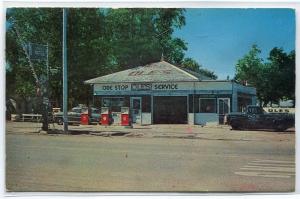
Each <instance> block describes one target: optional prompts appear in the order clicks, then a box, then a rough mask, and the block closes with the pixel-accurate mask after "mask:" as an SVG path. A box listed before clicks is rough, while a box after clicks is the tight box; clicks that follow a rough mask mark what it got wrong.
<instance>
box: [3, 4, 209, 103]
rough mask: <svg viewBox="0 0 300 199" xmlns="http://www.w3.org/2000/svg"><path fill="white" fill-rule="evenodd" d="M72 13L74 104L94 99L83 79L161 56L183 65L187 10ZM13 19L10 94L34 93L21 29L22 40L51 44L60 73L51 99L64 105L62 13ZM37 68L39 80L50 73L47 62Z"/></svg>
mask: <svg viewBox="0 0 300 199" xmlns="http://www.w3.org/2000/svg"><path fill="white" fill-rule="evenodd" d="M68 10H69V12H68V33H67V34H68V36H67V38H68V41H67V42H68V44H67V46H68V58H67V59H68V74H69V77H68V88H69V91H68V92H69V95H68V96H69V105H70V106H74V105H76V104H78V103H88V101H89V98H90V97H91V96H92V94H91V87H90V86H88V85H84V84H83V81H84V80H87V79H90V78H94V77H96V76H101V75H106V74H109V73H112V72H116V71H120V70H124V69H127V68H131V67H135V66H139V65H144V64H147V63H150V62H155V61H159V60H160V57H161V54H162V53H163V54H164V56H165V57H166V60H167V61H169V62H171V63H173V64H181V62H182V61H183V59H184V55H185V54H184V52H185V51H186V50H187V46H186V43H185V42H184V41H183V40H182V39H180V38H174V37H173V35H172V34H173V32H174V30H175V29H178V28H181V27H182V26H184V25H185V17H184V12H185V10H184V9H175V8H174V9H158V8H151V9H139V8H134V9H133V8H126V9H107V8H106V9H95V8H93V9H88V8H84V9H77V8H72V9H68ZM11 17H12V18H13V19H14V21H15V24H14V25H13V26H12V25H10V26H9V27H8V28H7V31H6V62H7V65H8V66H9V67H8V68H9V70H7V82H11V84H7V89H6V90H7V91H8V93H7V94H8V96H12V95H14V94H17V95H22V96H24V95H25V94H26V96H24V97H30V96H34V95H35V92H32V91H33V90H32V89H34V88H35V82H34V78H33V77H32V76H31V75H29V74H30V68H29V67H28V61H27V60H26V57H25V54H24V52H23V50H22V48H21V45H22V44H21V43H20V41H19V40H18V39H17V37H16V34H15V31H14V29H13V28H12V27H17V28H18V30H19V32H20V34H21V36H22V39H23V41H25V42H32V43H39V44H48V45H49V66H50V68H56V69H57V73H50V87H51V96H50V98H51V99H52V100H54V101H55V102H56V104H57V105H61V104H60V103H61V102H62V78H61V77H62V9H57V8H54V9H52V8H13V9H9V10H8V14H7V20H8V21H10V20H11V19H12V18H11ZM34 67H35V69H36V70H37V74H38V76H40V75H41V74H45V72H46V71H45V63H44V62H34ZM203 70H204V69H203ZM204 72H206V71H204ZM24 73H26V74H27V75H24ZM16 80H18V81H16ZM17 82H23V84H22V83H17ZM15 91H17V93H16V92H15Z"/></svg>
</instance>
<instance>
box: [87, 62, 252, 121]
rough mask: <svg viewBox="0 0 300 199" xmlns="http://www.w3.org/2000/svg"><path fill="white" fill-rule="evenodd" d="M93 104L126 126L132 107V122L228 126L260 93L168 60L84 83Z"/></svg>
mask: <svg viewBox="0 0 300 199" xmlns="http://www.w3.org/2000/svg"><path fill="white" fill-rule="evenodd" d="M85 84H90V85H92V86H93V94H94V100H97V102H98V104H100V106H101V107H107V108H109V109H110V111H111V113H112V118H113V121H114V123H115V124H119V123H120V122H121V121H120V120H121V119H120V118H121V116H120V115H121V110H124V108H122V107H128V108H129V112H130V115H131V118H132V121H133V123H137V124H142V125H147V124H199V125H210V124H219V123H223V121H224V116H225V115H226V114H228V113H230V112H242V111H243V110H244V109H245V107H246V106H247V105H255V104H256V89H255V88H253V87H249V86H244V85H241V84H238V83H236V82H234V81H231V80H212V79H210V78H208V77H206V76H203V75H202V74H199V73H196V72H193V71H190V70H187V69H184V68H181V67H177V66H174V65H172V64H170V63H168V62H166V61H160V62H156V63H151V64H147V65H145V66H139V67H136V68H131V69H128V70H124V71H120V72H116V73H113V74H109V75H105V76H101V77H97V78H94V79H90V80H87V81H85Z"/></svg>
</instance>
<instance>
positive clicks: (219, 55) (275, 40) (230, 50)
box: [174, 8, 295, 79]
mask: <svg viewBox="0 0 300 199" xmlns="http://www.w3.org/2000/svg"><path fill="white" fill-rule="evenodd" d="M185 16H186V25H185V26H184V27H183V28H182V29H180V30H176V31H175V33H174V36H176V37H179V38H182V39H184V40H185V41H186V42H187V43H188V51H187V52H186V57H191V58H194V59H195V60H196V61H198V62H199V63H200V64H201V65H203V67H204V68H207V69H209V70H212V71H214V72H215V73H216V74H217V75H218V79H226V77H227V75H229V76H230V78H233V77H234V73H235V64H236V63H237V60H238V59H240V58H242V57H243V56H244V55H245V54H246V53H247V52H248V51H249V50H250V48H251V46H252V45H253V44H257V45H258V47H259V48H260V49H261V50H262V53H261V57H262V58H263V59H266V58H267V57H268V53H269V52H270V50H271V49H272V48H274V47H281V48H283V49H284V51H286V52H290V51H291V50H294V49H295V13H294V10H292V9H195V8H193V9H186V13H185Z"/></svg>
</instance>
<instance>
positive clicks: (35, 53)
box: [27, 43, 49, 131]
mask: <svg viewBox="0 0 300 199" xmlns="http://www.w3.org/2000/svg"><path fill="white" fill-rule="evenodd" d="M27 51H28V55H29V58H30V60H43V61H46V74H47V75H46V76H45V75H41V76H40V80H39V88H38V89H40V90H41V91H42V92H41V93H39V92H38V95H39V96H38V97H40V103H41V106H42V117H43V126H42V130H44V131H48V106H49V96H48V92H49V87H48V85H49V72H48V71H49V60H48V57H49V55H48V44H47V45H43V44H35V43H28V45H27Z"/></svg>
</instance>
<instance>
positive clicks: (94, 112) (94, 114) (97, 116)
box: [89, 107, 101, 124]
mask: <svg viewBox="0 0 300 199" xmlns="http://www.w3.org/2000/svg"><path fill="white" fill-rule="evenodd" d="M100 122H101V113H100V110H99V109H97V108H93V107H92V108H90V109H89V123H90V124H100Z"/></svg>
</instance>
